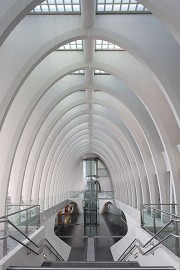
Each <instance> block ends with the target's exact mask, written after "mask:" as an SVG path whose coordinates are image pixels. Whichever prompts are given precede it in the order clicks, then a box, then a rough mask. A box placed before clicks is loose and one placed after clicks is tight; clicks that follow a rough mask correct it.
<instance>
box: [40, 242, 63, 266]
mask: <svg viewBox="0 0 180 270" xmlns="http://www.w3.org/2000/svg"><path fill="white" fill-rule="evenodd" d="M44 241H46V242H47V243H48V244H49V245H50V246H51V248H53V249H54V250H55V252H56V253H57V255H58V256H59V257H60V259H59V258H58V256H57V255H56V254H55V253H54V252H53V251H52V250H51V249H50V247H48V245H45V246H46V247H47V248H48V249H49V250H50V251H51V252H52V253H53V255H54V256H55V257H56V258H57V259H58V260H60V261H64V259H63V258H62V257H61V255H60V254H59V252H58V251H57V250H56V249H55V248H54V247H53V245H52V244H51V243H50V242H49V241H48V240H47V239H45V240H44Z"/></svg>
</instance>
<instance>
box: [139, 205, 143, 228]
mask: <svg viewBox="0 0 180 270" xmlns="http://www.w3.org/2000/svg"><path fill="white" fill-rule="evenodd" d="M140 214H141V227H142V228H143V226H144V211H143V206H142V205H141V208H140Z"/></svg>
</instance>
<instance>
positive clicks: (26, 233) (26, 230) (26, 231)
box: [25, 210, 28, 235]
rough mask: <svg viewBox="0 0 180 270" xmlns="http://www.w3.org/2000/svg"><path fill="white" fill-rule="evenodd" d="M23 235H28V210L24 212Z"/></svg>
mask: <svg viewBox="0 0 180 270" xmlns="http://www.w3.org/2000/svg"><path fill="white" fill-rule="evenodd" d="M25 235H28V210H26V229H25Z"/></svg>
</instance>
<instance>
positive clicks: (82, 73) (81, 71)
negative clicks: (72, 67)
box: [71, 69, 85, 75]
mask: <svg viewBox="0 0 180 270" xmlns="http://www.w3.org/2000/svg"><path fill="white" fill-rule="evenodd" d="M71 74H72V75H84V74H85V71H84V70H83V69H80V70H76V71H73V72H72V73H71Z"/></svg>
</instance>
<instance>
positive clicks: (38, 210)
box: [37, 205, 40, 228]
mask: <svg viewBox="0 0 180 270" xmlns="http://www.w3.org/2000/svg"><path fill="white" fill-rule="evenodd" d="M37 208H38V209H37V212H38V224H37V227H38V228H39V227H40V205H38V206H37Z"/></svg>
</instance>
